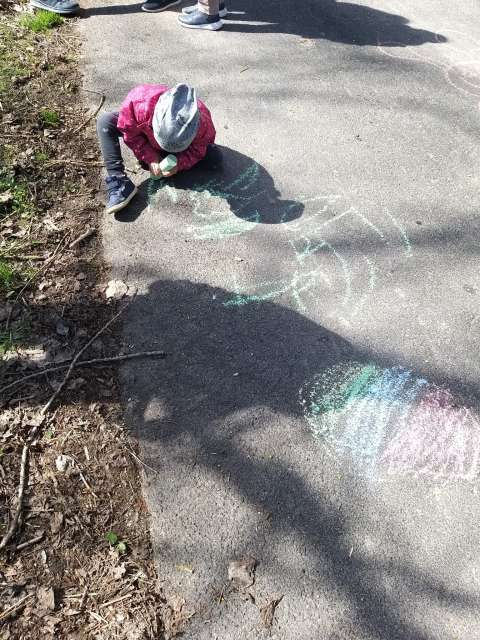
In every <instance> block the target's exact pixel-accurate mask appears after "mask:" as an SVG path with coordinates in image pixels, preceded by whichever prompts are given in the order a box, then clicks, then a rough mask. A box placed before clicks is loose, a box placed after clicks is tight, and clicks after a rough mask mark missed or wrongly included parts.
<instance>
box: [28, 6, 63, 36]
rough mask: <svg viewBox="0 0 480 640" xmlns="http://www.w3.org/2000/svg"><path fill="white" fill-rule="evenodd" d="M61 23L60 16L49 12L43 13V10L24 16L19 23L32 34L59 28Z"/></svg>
mask: <svg viewBox="0 0 480 640" xmlns="http://www.w3.org/2000/svg"><path fill="white" fill-rule="evenodd" d="M62 23H63V18H62V16H59V15H58V14H57V13H52V12H51V11H43V9H41V10H40V11H37V12H36V13H33V14H29V15H28V16H24V17H23V18H22V19H21V21H20V24H21V25H22V26H23V27H25V28H26V29H28V30H29V31H32V32H33V33H43V32H44V31H48V30H49V29H54V28H55V27H59V26H60V25H61V24H62Z"/></svg>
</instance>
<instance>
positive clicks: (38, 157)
mask: <svg viewBox="0 0 480 640" xmlns="http://www.w3.org/2000/svg"><path fill="white" fill-rule="evenodd" d="M47 160H48V153H45V151H37V153H36V154H35V162H36V163H37V164H43V163H44V162H47Z"/></svg>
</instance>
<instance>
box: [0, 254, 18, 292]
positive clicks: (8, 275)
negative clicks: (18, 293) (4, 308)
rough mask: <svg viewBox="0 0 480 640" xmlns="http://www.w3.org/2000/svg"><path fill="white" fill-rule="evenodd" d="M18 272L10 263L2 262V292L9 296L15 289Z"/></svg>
mask: <svg viewBox="0 0 480 640" xmlns="http://www.w3.org/2000/svg"><path fill="white" fill-rule="evenodd" d="M15 280H16V272H15V269H14V268H13V267H11V266H10V265H9V264H8V263H6V262H3V261H0V291H1V292H2V293H5V294H8V293H10V292H11V291H12V290H13V289H14V287H15Z"/></svg>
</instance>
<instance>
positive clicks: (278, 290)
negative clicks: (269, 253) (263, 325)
mask: <svg viewBox="0 0 480 640" xmlns="http://www.w3.org/2000/svg"><path fill="white" fill-rule="evenodd" d="M320 280H323V281H324V282H325V284H326V286H327V287H329V286H330V281H329V279H328V278H327V277H326V276H325V274H324V273H323V270H321V269H320V268H317V269H313V270H312V271H296V272H294V274H293V276H292V277H291V278H290V279H285V280H274V281H270V282H262V283H260V284H257V285H255V286H254V287H253V290H252V292H251V293H241V292H240V291H239V290H238V287H235V286H234V291H235V294H234V295H233V297H232V298H229V299H227V300H224V301H223V303H222V304H223V306H225V307H242V306H244V305H246V304H252V303H258V302H268V301H270V300H274V299H276V298H282V297H286V298H287V297H288V298H292V299H293V302H294V305H295V306H296V308H297V309H298V310H299V311H302V312H305V311H307V309H308V305H307V304H306V301H305V297H309V296H310V297H313V298H315V297H316V296H317V294H318V286H319V281H320Z"/></svg>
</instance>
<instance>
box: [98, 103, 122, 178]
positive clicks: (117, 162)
mask: <svg viewBox="0 0 480 640" xmlns="http://www.w3.org/2000/svg"><path fill="white" fill-rule="evenodd" d="M117 123H118V113H117V112H111V113H103V114H102V115H101V116H100V117H99V118H98V120H97V134H98V139H99V141H100V148H101V150H102V156H103V163H104V165H105V169H106V170H107V173H108V175H109V176H124V175H125V166H124V164H123V158H122V151H121V149H120V137H121V133H120V131H119V130H118V128H117Z"/></svg>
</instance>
